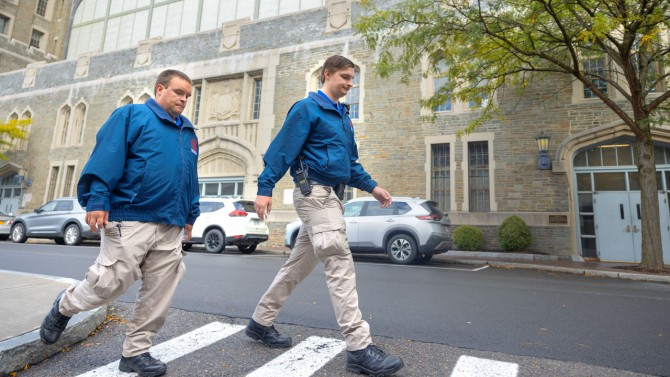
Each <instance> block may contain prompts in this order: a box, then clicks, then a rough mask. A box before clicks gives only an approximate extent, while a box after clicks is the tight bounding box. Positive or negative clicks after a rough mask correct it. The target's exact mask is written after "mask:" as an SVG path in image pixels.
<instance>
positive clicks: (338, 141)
mask: <svg viewBox="0 0 670 377" xmlns="http://www.w3.org/2000/svg"><path fill="white" fill-rule="evenodd" d="M301 153H302V155H303V156H304V157H303V162H304V163H306V164H307V165H308V166H309V177H310V179H312V180H315V181H317V182H319V183H322V184H324V185H327V186H335V185H337V184H340V183H344V184H347V185H348V186H353V187H356V188H358V189H360V190H364V191H367V192H372V190H373V189H374V188H375V187H376V186H377V182H375V181H374V180H373V179H372V178H371V177H370V175H369V174H368V173H366V172H365V170H364V169H363V166H362V165H361V164H360V163H359V162H358V147H357V146H356V141H355V140H354V126H353V123H352V122H351V119H350V118H349V111H348V109H347V108H346V107H344V111H342V112H339V111H337V109H336V108H335V107H334V106H333V103H332V102H331V101H329V100H328V99H327V98H324V97H323V96H321V95H319V94H318V93H315V92H310V93H309V96H308V97H307V98H305V99H303V100H300V101H298V102H296V103H295V105H293V107H292V108H291V109H290V110H289V112H288V115H287V116H286V120H285V121H284V125H283V126H282V128H281V130H279V133H278V134H277V136H276V137H275V138H274V140H272V143H270V147H269V148H268V150H267V152H266V153H265V156H264V157H263V162H264V163H265V169H263V172H262V173H261V175H260V176H259V177H258V195H263V196H272V189H273V188H274V187H275V184H276V183H277V182H278V181H279V180H280V179H281V178H282V177H283V176H284V174H286V170H287V169H289V167H290V168H291V176H292V177H293V181H294V182H296V181H297V179H296V177H295V169H296V167H297V166H298V165H299V161H298V155H300V154H301Z"/></svg>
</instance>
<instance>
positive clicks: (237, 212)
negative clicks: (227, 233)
mask: <svg viewBox="0 0 670 377" xmlns="http://www.w3.org/2000/svg"><path fill="white" fill-rule="evenodd" d="M246 215H248V213H246V212H244V211H242V210H241V209H236V210H234V211H233V212H231V213H229V214H228V216H230V217H244V216H246Z"/></svg>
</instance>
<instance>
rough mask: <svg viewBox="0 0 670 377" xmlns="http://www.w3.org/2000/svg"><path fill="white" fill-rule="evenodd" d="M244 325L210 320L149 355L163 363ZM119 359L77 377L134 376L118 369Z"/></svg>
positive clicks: (157, 348) (154, 348)
mask: <svg viewBox="0 0 670 377" xmlns="http://www.w3.org/2000/svg"><path fill="white" fill-rule="evenodd" d="M243 328H244V326H240V325H230V324H225V323H221V322H212V323H209V324H207V325H205V326H203V327H200V328H198V329H195V330H193V331H191V332H188V333H186V334H184V335H180V336H178V337H176V338H174V339H170V340H168V341H167V342H163V343H161V344H158V345H156V346H154V347H152V348H151V355H152V356H153V357H155V358H157V359H159V360H161V361H163V362H165V363H167V362H170V361H172V360H175V359H177V358H180V357H182V356H184V355H187V354H189V353H191V352H193V351H196V350H199V349H200V348H203V347H207V346H209V345H210V344H213V343H216V342H218V341H219V340H221V339H224V338H226V337H229V336H230V335H233V334H235V333H236V332H238V331H240V330H242V329H243ZM119 361H120V360H116V361H114V362H112V363H109V364H107V365H105V366H103V367H100V368H97V369H94V370H92V371H88V372H86V373H83V374H80V375H79V376H77V377H95V376H104V377H116V376H119V377H121V376H134V375H135V373H123V372H121V371H119Z"/></svg>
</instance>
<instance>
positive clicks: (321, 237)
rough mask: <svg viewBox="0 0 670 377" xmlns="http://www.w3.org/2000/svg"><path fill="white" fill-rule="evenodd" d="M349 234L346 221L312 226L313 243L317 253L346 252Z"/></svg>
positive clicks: (333, 253)
mask: <svg viewBox="0 0 670 377" xmlns="http://www.w3.org/2000/svg"><path fill="white" fill-rule="evenodd" d="M346 242H347V235H346V232H345V225H344V222H342V223H336V224H319V225H313V226H312V245H313V246H314V251H315V252H316V254H317V255H323V256H328V255H335V254H344V253H345V250H348V248H347V247H346Z"/></svg>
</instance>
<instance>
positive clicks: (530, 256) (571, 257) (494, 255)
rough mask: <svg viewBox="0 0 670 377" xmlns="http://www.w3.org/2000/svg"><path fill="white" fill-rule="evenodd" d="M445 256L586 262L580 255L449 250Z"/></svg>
mask: <svg viewBox="0 0 670 377" xmlns="http://www.w3.org/2000/svg"><path fill="white" fill-rule="evenodd" d="M445 255H448V256H449V257H462V258H467V257H473V258H503V259H519V260H530V261H559V260H564V261H565V260H567V261H573V262H584V258H582V257H581V256H579V255H545V254H524V253H499V252H489V251H462V250H449V251H448V252H447V253H446V254H445Z"/></svg>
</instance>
